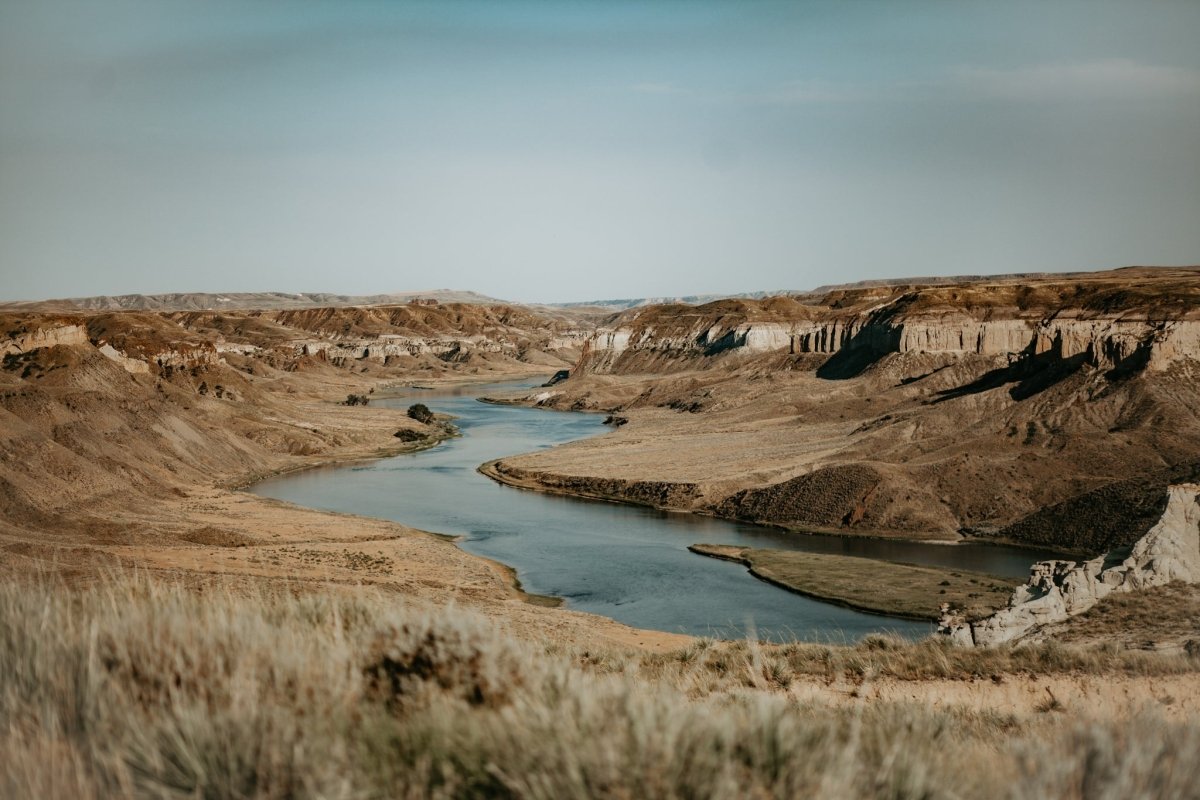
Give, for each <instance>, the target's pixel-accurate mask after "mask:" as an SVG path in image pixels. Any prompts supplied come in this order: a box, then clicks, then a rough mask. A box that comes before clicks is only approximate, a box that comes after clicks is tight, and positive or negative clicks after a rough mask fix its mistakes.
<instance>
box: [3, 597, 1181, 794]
mask: <svg viewBox="0 0 1200 800" xmlns="http://www.w3.org/2000/svg"><path fill="white" fill-rule="evenodd" d="M1198 666H1200V662H1198V661H1196V660H1195V659H1193V658H1192V657H1190V656H1187V655H1178V656H1163V655H1161V654H1138V653H1130V652H1128V651H1124V650H1120V649H1118V648H1099V649H1090V650H1083V649H1079V650H1074V649H1069V648H1064V647H1061V646H1057V645H1042V646H1031V647H1025V648H1021V649H1020V650H998V651H977V650H956V649H953V648H948V647H946V646H945V645H943V644H940V643H934V642H926V643H920V644H916V645H910V644H904V643H901V642H898V641H894V640H890V639H887V638H884V637H874V638H872V639H869V640H867V641H865V642H864V643H862V644H860V645H858V646H854V647H825V646H820V645H800V644H795V645H784V646H777V647H765V646H763V647H760V646H758V645H756V644H755V643H753V642H742V643H735V644H732V645H726V644H721V643H716V642H711V641H705V640H701V641H698V642H696V643H694V644H693V645H691V646H689V647H686V648H684V649H681V650H678V651H675V652H672V653H670V654H659V655H655V654H649V653H646V652H640V653H637V652H633V651H628V652H626V651H616V650H612V651H597V650H588V651H584V650H580V649H578V648H577V647H567V646H555V645H551V644H535V643H532V642H530V641H528V640H519V639H515V638H513V637H511V636H510V635H509V634H508V633H507V632H505V631H503V630H501V629H499V628H497V627H495V624H494V623H493V622H489V621H485V620H483V619H482V618H479V617H476V616H474V615H472V614H470V613H467V612H462V611H458V610H455V609H448V610H445V609H444V610H440V611H429V610H426V609H421V608H417V607H413V606H406V605H405V603H404V601H403V600H400V599H398V598H396V597H395V596H394V595H386V594H382V593H377V592H376V591H375V590H371V589H357V590H355V589H347V590H343V591H338V592H332V591H322V592H315V593H314V592H305V593H298V592H295V591H291V590H288V589H280V588H276V589H264V588H262V587H257V588H247V587H246V584H241V585H238V586H235V585H233V584H222V583H220V582H214V583H208V584H205V585H202V586H200V587H199V588H197V587H196V586H184V585H182V584H180V583H175V582H162V581H159V580H155V579H151V578H147V577H145V576H139V575H134V574H125V575H113V576H110V577H108V578H105V579H103V580H100V581H97V582H95V583H93V584H91V585H90V586H86V587H74V588H68V587H66V586H63V585H61V584H58V583H57V582H56V579H55V578H53V577H50V576H47V577H44V578H41V579H36V580H34V581H33V583H32V584H25V585H22V584H18V583H4V584H2V585H0V674H3V675H5V676H6V680H5V681H4V682H3V684H2V688H0V795H3V796H4V797H13V798H20V797H30V798H32V797H38V798H56V797H63V798H66V797H69V798H71V800H86V799H87V798H95V797H111V796H140V797H164V798H165V797H214V798H233V797H268V798H283V797H327V798H360V797H444V798H450V797H521V798H547V800H549V799H550V798H554V799H555V800H560V799H561V798H593V797H611V798H628V797H678V798H728V797H803V796H812V797H879V798H884V797H886V798H936V797H945V798H971V797H980V798H983V797H988V798H990V797H1021V798H1025V797H1066V798H1084V797H1086V798H1128V797H1143V796H1153V797H1188V796H1194V791H1195V787H1196V785H1197V780H1198V779H1200V759H1198V758H1197V755H1200V723H1198V722H1196V717H1195V715H1194V714H1191V715H1185V716H1183V717H1182V718H1180V717H1178V716H1175V717H1172V716H1171V715H1170V714H1168V713H1162V712H1155V711H1153V710H1144V711H1140V712H1139V711H1135V710H1133V709H1132V708H1125V709H1123V710H1122V713H1120V714H1116V715H1112V716H1104V715H1103V714H1101V713H1100V712H1101V711H1102V710H1103V709H1104V708H1105V706H1104V705H1103V704H1099V703H1098V704H1096V705H1095V707H1094V711H1095V715H1093V714H1092V713H1084V712H1081V711H1079V710H1078V709H1074V710H1073V709H1072V708H1070V707H1069V705H1070V703H1069V701H1066V702H1064V700H1063V699H1062V698H1061V697H1060V696H1059V695H1058V694H1057V693H1056V692H1055V691H1053V690H1049V689H1048V690H1047V692H1046V693H1045V695H1044V697H1043V699H1042V700H1041V702H1040V703H1039V704H1038V705H1037V706H1036V707H1035V708H1032V709H1029V710H1026V711H1021V712H1013V713H1009V712H1002V711H997V710H972V709H970V708H969V707H966V706H950V707H936V706H934V705H932V704H929V703H927V702H923V701H920V700H912V699H908V698H906V697H904V696H902V695H900V696H897V695H896V694H894V693H893V694H890V695H889V694H887V693H884V694H883V695H880V694H879V693H877V692H874V690H873V685H874V684H875V683H878V684H879V686H880V687H886V686H887V685H888V682H889V681H894V680H895V679H896V678H897V677H903V678H905V679H914V678H920V677H921V676H925V677H926V678H929V679H935V678H942V679H951V680H965V679H968V678H970V677H971V676H979V675H983V676H989V675H990V678H987V681H988V682H989V683H1003V682H1005V681H1006V680H1010V679H1012V680H1016V679H1017V677H1018V676H1022V675H1024V676H1029V675H1038V676H1046V675H1060V676H1070V675H1076V674H1085V673H1086V674H1088V675H1108V676H1109V677H1110V678H1111V679H1113V680H1114V681H1119V680H1120V679H1121V677H1122V676H1125V677H1129V676H1134V677H1137V678H1138V679H1143V680H1144V679H1147V678H1148V677H1149V678H1150V679H1151V680H1152V681H1154V682H1156V683H1157V684H1158V685H1160V686H1163V687H1169V686H1170V685H1172V683H1171V682H1172V681H1176V682H1178V681H1183V682H1184V683H1185V684H1187V683H1193V684H1194V682H1195V670H1196V669H1197V667H1198ZM814 680H815V681H817V683H818V684H819V683H820V682H821V681H825V682H828V683H833V682H836V681H845V680H850V681H851V682H853V683H854V685H855V689H854V690H853V691H852V692H851V693H850V695H849V698H850V699H849V701H848V702H847V701H841V702H828V701H825V700H822V699H821V698H820V697H819V696H817V695H815V694H813V693H811V692H808V691H806V690H805V687H807V686H810V685H812V682H813V681H814ZM1112 710H1113V709H1112V708H1111V706H1110V707H1109V711H1110V712H1111V711H1112Z"/></svg>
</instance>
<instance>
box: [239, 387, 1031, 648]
mask: <svg viewBox="0 0 1200 800" xmlns="http://www.w3.org/2000/svg"><path fill="white" fill-rule="evenodd" d="M533 385H536V382H530V381H524V382H508V383H498V384H488V385H474V386H459V387H448V388H438V389H436V390H422V389H417V388H413V389H401V390H396V391H395V392H391V391H390V392H389V396H388V397H387V398H381V399H379V400H376V401H374V402H375V404H376V405H382V406H388V407H395V408H407V407H408V406H409V405H410V404H412V403H414V402H422V403H425V404H426V405H428V406H429V407H430V408H431V409H433V410H434V411H436V412H441V413H447V414H453V415H454V416H455V417H457V419H456V420H455V424H456V425H458V427H459V428H460V430H461V431H462V436H461V437H458V438H455V439H451V440H449V441H446V442H443V443H441V444H439V445H438V446H436V447H434V448H432V449H430V450H426V451H423V452H419V453H410V454H405V455H399V456H395V457H392V458H384V459H380V460H378V461H373V462H370V463H365V464H356V465H350V466H333V467H324V468H318V469H312V470H307V471H304V472H298V473H292V474H288V475H283V476H279V477H275V478H270V479H268V480H265V481H263V482H261V483H258V484H256V485H254V486H252V487H251V488H250V490H249V491H252V492H254V493H256V494H259V495H262V496H265V497H273V498H276V499H279V500H286V501H288V502H291V503H296V504H298V505H302V506H307V507H310V508H320V509H326V510H330V511H340V512H346V513H353V514H361V515H365V516H371V517H380V518H384V519H390V520H394V521H396V522H401V523H404V524H405V525H410V526H412V527H415V528H420V529H422V530H428V531H436V532H438V533H447V534H453V535H458V536H462V537H463V539H462V541H461V546H462V547H463V548H464V549H466V550H468V551H469V552H471V553H475V554H477V555H481V556H486V557H488V558H492V559H495V560H497V561H501V562H503V563H505V564H508V565H510V566H512V567H514V568H515V569H516V571H517V575H518V577H519V578H520V580H521V583H522V585H523V587H524V588H525V589H526V590H527V591H530V592H536V593H538V594H546V595H553V596H556V597H561V598H563V599H564V601H565V604H566V606H567V607H569V608H573V609H576V610H579V611H588V612H592V613H595V614H603V615H604V616H608V617H612V618H613V619H616V620H619V621H620V622H624V623H626V624H628V625H632V626H634V627H638V628H649V629H655V630H662V631H671V632H681V633H688V634H694V635H706V636H718V637H740V636H744V635H746V634H747V633H749V632H754V633H755V635H757V636H758V637H759V638H762V639H771V640H776V641H782V640H790V639H800V640H805V641H828V642H845V641H855V640H857V639H859V638H861V637H862V636H864V635H866V634H868V633H873V632H879V631H890V632H894V633H898V634H900V635H902V636H906V637H919V636H922V635H924V634H927V633H929V632H931V631H932V626H931V625H930V624H928V623H923V622H913V621H910V620H901V619H894V618H888V617H882V616H878V615H873V614H864V613H861V612H857V611H853V610H851V609H847V608H842V607H840V606H835V605H832V604H830V603H823V602H820V601H817V600H813V599H810V598H807V597H804V596H802V595H798V594H795V593H793V592H788V591H785V590H783V589H779V588H776V587H774V586H771V585H769V584H766V583H763V582H762V581H759V580H757V579H756V578H754V577H753V576H751V575H750V574H749V573H748V572H747V571H746V568H745V567H743V566H742V565H740V564H735V563H731V562H726V561H718V560H716V559H712V558H705V557H703V556H698V555H695V554H693V553H690V552H688V550H687V546H688V545H689V544H695V543H697V542H706V543H709V544H730V545H744V546H748V547H771V548H780V549H788V550H802V551H809V552H819V553H841V554H846V555H858V556H869V557H873V558H880V559H885V560H891V561H905V562H909V563H919V564H934V565H940V566H949V567H954V568H958V569H966V570H976V571H980V572H990V573H993V574H996V575H1011V576H1021V577H1024V576H1026V575H1028V573H1029V566H1030V564H1031V563H1033V562H1034V561H1036V560H1038V559H1039V558H1045V557H1046V554H1045V553H1043V552H1040V551H1036V550H1029V549H1025V548H1016V547H1007V546H998V545H982V544H966V545H946V544H925V543H919V542H899V541H891V540H882V539H869V538H856V537H841V536H823V535H804V534H795V533H786V532H783V531H779V530H775V529H772V528H766V527H762V526H757V525H749V524H742V523H737V522H730V521H726V520H719V519H713V518H710V517H702V516H697V515H693V514H685V513H675V512H664V511H658V510H654V509H647V508H641V507H637V506H628V505H622V504H617V503H606V502H601V501H592V500H584V499H576V498H570V497H560V496H555V495H548V494H543V493H540V492H533V491H527V490H521V489H514V488H511V487H507V486H502V485H500V484H497V483H495V482H494V481H492V480H490V479H489V478H486V477H484V476H483V475H481V474H479V473H478V472H476V467H478V466H479V465H480V464H482V463H483V462H485V461H490V460H492V459H495V458H502V457H504V456H511V455H516V454H518V453H527V452H531V451H533V450H538V449H543V448H547V447H553V446H554V445H558V444H562V443H563V442H568V441H571V440H573V439H579V438H583V437H586V436H595V435H598V434H601V433H603V432H605V431H606V429H605V428H604V427H603V426H602V425H601V419H602V417H600V416H599V415H596V414H575V413H564V412H555V411H543V410H537V409H530V408H521V407H515V406H501V405H492V404H487V403H481V402H479V401H478V400H477V399H476V398H478V397H481V396H485V395H491V394H501V393H503V392H507V391H512V390H514V389H523V388H528V387H530V386H533Z"/></svg>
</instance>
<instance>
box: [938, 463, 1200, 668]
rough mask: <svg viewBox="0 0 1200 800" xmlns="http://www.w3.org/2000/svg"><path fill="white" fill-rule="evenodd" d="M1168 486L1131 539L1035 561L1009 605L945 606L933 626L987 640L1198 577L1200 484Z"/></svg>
mask: <svg viewBox="0 0 1200 800" xmlns="http://www.w3.org/2000/svg"><path fill="white" fill-rule="evenodd" d="M1167 491H1168V499H1167V508H1166V510H1165V511H1164V512H1163V515H1162V517H1161V519H1159V521H1158V524H1156V525H1155V526H1154V527H1153V528H1151V530H1150V532H1149V533H1147V534H1146V535H1145V536H1143V537H1142V538H1141V539H1139V540H1138V541H1137V542H1135V543H1134V544H1133V545H1132V546H1130V547H1125V548H1119V549H1117V550H1113V551H1112V552H1110V553H1108V554H1106V555H1103V556H1100V557H1098V558H1093V559H1091V560H1089V561H1082V562H1076V561H1040V562H1038V563H1037V564H1034V565H1033V568H1032V574H1031V576H1030V579H1029V583H1027V584H1025V585H1024V586H1019V587H1018V588H1017V590H1016V591H1015V592H1014V593H1013V596H1012V598H1011V599H1010V600H1009V604H1008V607H1007V608H1005V609H1002V610H1000V611H998V612H996V613H995V614H993V615H991V616H989V617H985V618H983V619H980V620H977V621H974V622H971V621H968V620H966V619H965V618H964V617H963V615H962V614H961V613H959V612H957V611H954V610H951V609H949V608H948V607H944V608H943V613H942V617H941V619H940V620H939V624H938V632H939V633H940V634H942V635H944V636H949V637H950V638H951V640H952V641H954V642H956V643H958V644H964V645H974V646H978V647H990V646H994V645H999V644H1005V643H1007V642H1016V641H1021V640H1026V639H1031V638H1036V637H1037V634H1038V632H1039V631H1040V630H1042V629H1044V628H1045V627H1047V626H1049V625H1054V624H1056V623H1059V622H1063V621H1065V620H1066V619H1068V618H1070V617H1074V616H1076V615H1078V614H1082V613H1083V612H1084V611H1087V610H1088V609H1089V608H1091V607H1092V606H1094V605H1096V604H1097V603H1098V602H1100V601H1101V600H1103V599H1104V598H1105V597H1107V596H1108V595H1110V594H1114V593H1122V592H1133V591H1138V590H1140V589H1146V588H1149V587H1152V586H1162V585H1165V584H1168V583H1171V582H1173V581H1181V582H1184V583H1200V485H1197V484H1182V485H1178V486H1172V487H1170V488H1169V489H1168V490H1167Z"/></svg>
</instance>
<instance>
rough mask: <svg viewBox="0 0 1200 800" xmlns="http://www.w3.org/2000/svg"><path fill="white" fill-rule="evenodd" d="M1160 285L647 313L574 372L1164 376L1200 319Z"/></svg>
mask: <svg viewBox="0 0 1200 800" xmlns="http://www.w3.org/2000/svg"><path fill="white" fill-rule="evenodd" d="M1158 283H1162V282H1161V281H1154V280H1149V279H1147V280H1145V281H1143V284H1146V286H1143V285H1142V284H1139V283H1137V282H1136V281H1134V284H1133V285H1132V286H1127V287H1124V289H1123V290H1121V291H1117V290H1114V289H1113V288H1112V287H1109V286H1106V285H1103V284H1100V283H1095V285H1092V284H1089V283H1088V282H1086V281H1075V282H1073V283H1064V284H1054V283H1050V284H1048V288H1047V287H1046V286H1043V287H1040V288H1041V289H1042V291H1041V292H1040V293H1039V294H1032V295H1031V294H1029V293H1027V292H1025V291H1024V290H1025V288H1026V287H1020V286H1007V285H1004V286H973V287H961V288H960V289H959V290H958V291H957V292H956V291H951V290H948V289H947V287H924V288H921V287H916V288H913V287H898V288H897V289H896V290H895V291H893V292H891V293H890V294H889V295H887V296H880V292H879V290H878V289H872V290H862V291H860V292H848V291H841V292H836V293H831V294H829V295H825V296H822V297H813V296H800V297H795V298H771V299H769V300H765V301H718V302H716V303H710V304H708V305H705V306H699V307H696V308H692V307H685V306H657V307H649V308H643V309H636V310H634V311H630V312H626V313H624V314H620V315H617V316H616V317H614V318H612V319H610V320H609V321H608V322H607V323H606V324H604V325H602V326H601V327H600V328H599V329H598V330H597V331H596V333H595V334H594V335H593V336H592V338H591V340H590V342H589V347H588V351H587V353H586V355H585V357H584V358H583V359H581V361H580V363H579V364H578V367H577V368H578V370H579V371H591V372H595V373H601V374H602V373H609V372H611V373H625V374H631V373H638V372H647V371H655V370H662V369H664V368H672V367H673V368H676V369H678V368H695V367H696V366H697V364H698V362H701V361H704V360H708V359H714V358H721V359H731V358H732V359H736V358H738V357H747V356H753V355H758V354H763V353H787V354H789V355H800V354H817V355H824V356H840V357H841V359H840V363H833V364H830V366H829V369H828V372H829V376H830V377H838V376H839V369H840V372H841V373H842V374H843V375H844V374H852V373H853V372H854V370H855V369H856V367H858V366H861V364H858V365H856V364H855V363H853V362H854V361H855V360H856V359H857V361H859V362H870V361H872V360H877V359H879V358H882V357H883V356H886V355H889V354H894V353H895V354H907V353H913V354H944V355H956V356H967V355H973V356H986V357H1001V358H1007V359H1010V360H1013V361H1015V360H1018V359H1022V358H1032V357H1039V356H1050V357H1054V358H1058V359H1061V360H1065V361H1070V360H1078V361H1080V362H1082V363H1086V364H1088V365H1090V366H1093V367H1096V368H1101V369H1117V370H1140V369H1144V368H1149V369H1154V370H1164V369H1167V368H1168V367H1169V366H1170V365H1171V364H1172V363H1174V362H1176V361H1179V360H1181V359H1193V360H1195V359H1197V358H1200V309H1198V308H1197V306H1196V305H1195V300H1196V298H1195V290H1196V287H1195V285H1194V284H1195V281H1194V280H1191V281H1190V282H1188V281H1185V282H1184V283H1183V285H1179V286H1176V285H1173V284H1167V285H1156V284H1158ZM1147 287H1149V288H1147ZM1138 288H1143V289H1146V290H1145V291H1140V292H1139V291H1136V290H1137V289H1138ZM1150 289H1153V291H1150ZM1172 292H1175V293H1176V294H1175V295H1174V296H1172V295H1171V293H1172ZM1164 295H1166V297H1165V298H1164ZM1164 299H1166V300H1167V301H1168V302H1162V301H1163V300H1164Z"/></svg>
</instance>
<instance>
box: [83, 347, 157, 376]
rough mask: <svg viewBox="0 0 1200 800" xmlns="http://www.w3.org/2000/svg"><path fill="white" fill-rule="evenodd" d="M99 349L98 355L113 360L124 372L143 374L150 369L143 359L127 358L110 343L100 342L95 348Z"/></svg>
mask: <svg viewBox="0 0 1200 800" xmlns="http://www.w3.org/2000/svg"><path fill="white" fill-rule="evenodd" d="M96 349H97V350H99V351H100V355H102V356H104V357H105V358H107V359H109V360H110V361H115V362H117V364H119V365H120V366H121V368H122V369H124V370H125V371H126V372H131V373H133V374H135V375H145V374H146V373H148V372H149V371H150V365H149V364H147V363H146V362H145V361H138V360H137V359H136V358H129V357H128V356H126V355H125V354H124V353H122V352H121V351H120V350H118V349H117V348H115V347H113V346H112V345H111V344H102V345H100V346H99V347H97V348H96Z"/></svg>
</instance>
